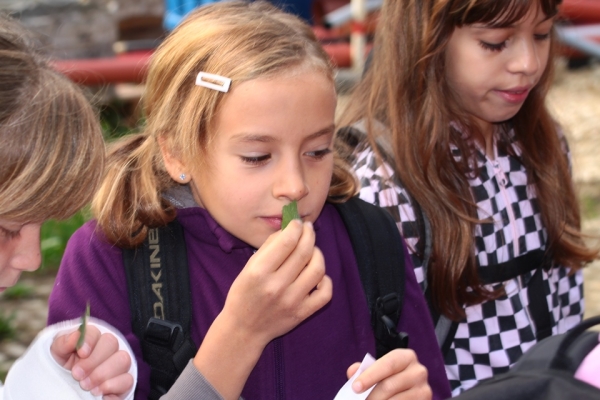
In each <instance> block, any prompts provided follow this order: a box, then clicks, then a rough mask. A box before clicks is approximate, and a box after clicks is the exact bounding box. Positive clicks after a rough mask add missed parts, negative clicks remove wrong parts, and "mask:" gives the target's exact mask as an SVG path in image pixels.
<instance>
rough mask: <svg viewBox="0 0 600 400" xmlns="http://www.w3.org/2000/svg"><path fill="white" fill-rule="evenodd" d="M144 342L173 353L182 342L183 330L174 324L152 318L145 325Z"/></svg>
mask: <svg viewBox="0 0 600 400" xmlns="http://www.w3.org/2000/svg"><path fill="white" fill-rule="evenodd" d="M144 340H145V341H147V342H149V343H152V344H154V345H157V346H161V347H165V348H168V349H170V350H172V351H175V350H176V349H177V348H178V347H179V346H180V344H181V342H182V341H183V328H182V327H181V325H179V324H176V323H174V322H171V321H165V320H162V319H158V318H154V317H152V318H150V319H149V320H148V324H147V325H146V330H145V331H144Z"/></svg>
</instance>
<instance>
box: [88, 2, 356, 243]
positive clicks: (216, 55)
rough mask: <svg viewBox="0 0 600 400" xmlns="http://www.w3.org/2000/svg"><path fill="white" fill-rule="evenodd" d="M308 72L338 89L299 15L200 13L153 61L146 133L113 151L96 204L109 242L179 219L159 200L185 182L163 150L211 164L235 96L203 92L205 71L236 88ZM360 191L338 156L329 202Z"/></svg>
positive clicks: (259, 9) (267, 10) (229, 5)
mask: <svg viewBox="0 0 600 400" xmlns="http://www.w3.org/2000/svg"><path fill="white" fill-rule="evenodd" d="M306 69H311V70H315V71H316V72H318V73H323V74H325V75H326V76H328V77H329V78H330V79H331V80H332V82H333V69H332V66H331V64H330V59H329V57H328V55H327V53H325V52H324V50H323V49H322V47H321V45H320V44H319V43H318V41H317V40H316V38H315V36H314V33H313V32H312V29H311V28H310V27H309V26H308V25H306V24H305V23H304V22H302V21H301V20H300V19H299V18H297V17H295V16H293V15H291V14H287V13H284V12H283V11H280V10H279V9H277V8H276V7H274V6H272V5H270V4H268V3H265V2H252V3H248V2H242V1H227V2H222V3H215V4H211V5H208V6H204V7H201V8H199V9H197V10H195V11H194V12H192V13H191V14H190V15H189V16H188V17H187V18H186V19H185V20H184V21H183V22H182V23H181V24H180V25H179V26H178V27H177V28H176V29H175V30H174V31H173V32H172V33H171V34H170V35H169V36H168V37H167V39H166V40H165V41H164V42H163V43H162V44H161V46H160V47H159V48H158V49H157V51H156V52H155V53H154V55H153V58H152V61H151V63H150V67H149V71H148V77H147V80H146V91H145V95H144V97H143V99H142V101H143V103H144V112H145V116H146V126H145V128H144V132H143V133H141V134H138V135H135V136H131V137H126V138H124V139H123V140H121V141H119V142H117V143H116V144H114V145H113V146H112V148H111V149H110V150H109V156H108V165H107V175H106V176H105V179H104V182H103V184H102V186H101V188H100V190H99V192H98V194H97V196H96V197H95V199H94V201H93V205H92V208H93V211H94V213H95V216H96V218H97V219H98V223H99V226H100V227H101V228H102V230H103V231H104V233H105V234H106V236H107V237H108V239H109V240H110V241H111V242H113V243H116V244H117V245H119V246H122V247H132V246H135V245H137V244H139V243H141V242H142V241H143V240H144V239H145V237H146V234H147V230H148V228H152V227H157V226H162V225H165V224H167V223H168V222H169V221H171V220H173V219H174V218H175V209H174V208H173V207H172V206H171V205H170V204H168V203H167V202H166V201H165V200H164V199H163V198H162V196H161V194H162V193H163V192H164V191H165V190H167V189H168V188H169V187H172V186H174V185H176V184H177V183H176V182H174V181H173V180H172V179H171V178H170V177H169V175H168V173H167V171H166V169H165V167H164V164H163V160H162V155H161V152H160V146H159V143H162V144H163V145H166V147H167V148H168V149H169V150H170V152H171V153H172V154H176V155H177V156H178V157H181V158H182V159H183V160H186V161H190V160H194V162H195V163H198V162H200V163H202V162H206V157H205V155H206V152H207V149H208V148H209V146H210V143H211V138H212V137H213V135H215V134H216V132H214V129H212V127H213V124H214V120H215V116H216V115H217V113H218V112H219V109H220V105H221V103H222V101H223V99H224V98H225V96H227V93H222V92H218V91H215V90H211V89H206V88H203V87H199V86H196V85H195V80H196V76H197V74H198V73H199V72H201V71H203V72H207V73H210V74H216V75H221V76H225V77H228V78H230V79H231V80H232V83H231V89H230V90H235V86H236V85H239V84H240V83H242V82H245V81H249V80H252V79H256V78H265V77H271V76H276V75H278V74H284V73H285V74H289V73H293V72H294V71H305V70H306ZM355 191H356V183H355V181H354V178H353V176H352V174H351V172H349V170H348V168H347V167H346V164H345V163H344V162H343V161H342V160H341V159H340V158H339V157H338V158H337V160H336V161H335V167H334V173H333V178H332V184H331V190H330V196H331V198H335V199H344V198H348V197H349V196H351V195H353V194H354V193H355Z"/></svg>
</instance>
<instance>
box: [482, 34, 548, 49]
mask: <svg viewBox="0 0 600 400" xmlns="http://www.w3.org/2000/svg"><path fill="white" fill-rule="evenodd" d="M533 38H534V39H535V40H536V41H538V42H542V41H544V40H548V39H550V33H549V32H548V33H543V34H536V35H533ZM479 45H480V46H481V47H483V48H484V49H485V50H489V51H494V52H495V51H502V50H504V49H505V48H506V46H507V40H505V41H503V42H501V43H488V42H484V41H483V40H480V41H479Z"/></svg>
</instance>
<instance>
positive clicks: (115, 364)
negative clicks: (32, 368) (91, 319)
mask: <svg viewBox="0 0 600 400" xmlns="http://www.w3.org/2000/svg"><path fill="white" fill-rule="evenodd" d="M78 339H79V330H77V331H75V332H72V333H70V334H68V335H61V336H57V337H56V338H55V339H54V341H53V342H52V346H51V347H50V352H51V353H52V356H53V357H54V359H55V360H56V362H58V363H59V364H60V365H61V366H63V367H64V368H66V369H68V370H71V375H72V376H73V378H74V379H75V380H77V381H78V382H79V385H80V386H81V388H82V389H84V390H88V391H91V392H92V394H94V395H95V396H99V395H101V394H103V395H104V396H103V398H104V399H111V400H113V399H120V398H121V396H122V395H125V394H126V393H127V392H128V391H129V390H130V389H131V388H132V386H133V377H132V376H131V375H130V374H129V373H128V371H129V367H130V366H131V358H130V356H129V354H127V352H125V351H123V350H119V343H118V340H117V338H116V337H115V336H114V335H112V334H110V333H104V334H101V333H100V331H99V330H98V328H96V327H95V326H93V325H91V324H88V326H87V329H86V333H85V341H84V344H83V346H82V347H81V348H80V349H79V350H76V348H75V346H76V345H77V340H78Z"/></svg>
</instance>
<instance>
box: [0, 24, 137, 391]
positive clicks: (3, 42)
mask: <svg viewBox="0 0 600 400" xmlns="http://www.w3.org/2000/svg"><path fill="white" fill-rule="evenodd" d="M0 159H1V160H2V161H1V162H0V292H3V291H4V290H5V289H6V288H8V287H11V286H13V285H15V284H16V283H17V280H18V279H19V277H20V275H21V273H22V272H23V271H34V270H36V269H37V268H38V267H39V266H40V263H41V254H40V228H41V225H42V223H43V222H44V221H45V220H47V219H51V218H56V219H64V218H67V217H69V216H71V215H72V214H74V213H75V212H76V211H77V210H79V209H80V208H81V207H83V206H84V205H85V204H86V203H88V202H89V200H90V199H91V197H92V195H93V193H94V190H95V189H96V188H97V186H98V184H99V183H100V179H101V176H102V168H103V165H104V142H103V139H102V132H101V130H100V124H99V121H98V119H97V116H96V114H95V112H94V110H93V109H92V106H91V105H90V103H89V102H88V100H87V98H86V96H85V95H84V94H83V92H82V91H81V90H80V89H79V88H78V87H77V86H75V85H74V84H73V83H72V82H70V81H69V80H68V79H66V78H65V77H64V76H62V75H60V74H59V73H58V72H56V71H54V70H53V69H52V68H51V66H50V65H49V63H48V62H47V60H46V59H45V58H44V57H42V56H41V55H40V54H38V53H37V52H36V51H35V50H34V43H33V41H32V40H31V39H30V38H29V35H28V32H25V31H24V29H22V28H21V26H20V25H19V24H18V23H16V22H14V21H12V20H10V19H8V18H7V17H0ZM85 306H86V303H85V301H82V302H80V303H77V304H74V307H76V308H77V309H78V310H79V314H80V315H81V313H83V311H84V310H85ZM80 323H81V321H80V319H79V318H77V319H75V320H73V321H70V322H66V323H63V324H58V325H55V326H51V327H49V328H47V329H45V330H44V331H42V332H41V333H40V334H39V335H38V337H37V338H36V340H35V342H34V343H33V344H32V345H31V347H30V348H29V350H28V351H27V352H26V353H25V355H24V356H23V357H22V358H21V359H19V360H17V361H16V363H15V364H14V366H13V367H12V369H11V370H10V371H9V373H8V376H7V379H6V384H5V387H4V388H1V387H0V398H2V397H3V398H4V399H5V400H9V399H27V400H30V399H40V398H44V399H45V398H50V397H53V396H54V398H56V397H60V398H62V399H71V398H95V397H96V396H99V395H102V394H104V398H106V399H110V398H130V397H133V390H132V388H133V383H134V380H135V376H136V371H135V360H134V362H133V363H132V357H131V356H130V353H131V352H130V349H129V347H128V345H127V344H126V342H125V341H124V339H123V338H122V337H121V336H120V335H119V334H118V332H116V331H114V330H111V328H110V327H108V326H107V325H105V324H103V323H102V322H101V321H93V322H90V323H89V327H88V328H87V330H86V333H85V339H84V341H83V342H82V343H81V346H80V347H79V346H77V342H78V339H79V336H80V333H79V332H78V331H76V332H73V331H74V330H76V328H77V327H78V326H79V325H80ZM128 351H129V353H127V352H128ZM32 376H34V377H35V382H32V381H31V378H32ZM127 395H129V396H130V397H126V396H127Z"/></svg>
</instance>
